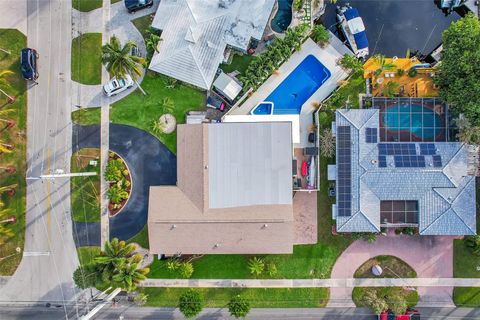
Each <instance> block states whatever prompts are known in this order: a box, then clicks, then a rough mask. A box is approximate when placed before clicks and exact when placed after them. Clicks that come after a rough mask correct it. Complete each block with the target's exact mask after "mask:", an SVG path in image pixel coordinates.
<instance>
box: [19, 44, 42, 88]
mask: <svg viewBox="0 0 480 320" xmlns="http://www.w3.org/2000/svg"><path fill="white" fill-rule="evenodd" d="M37 60H38V53H37V50H35V49H31V48H24V49H22V51H21V54H20V69H21V70H22V75H23V78H25V80H33V81H35V80H37V78H38V71H37Z"/></svg>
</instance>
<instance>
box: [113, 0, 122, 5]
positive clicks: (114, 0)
mask: <svg viewBox="0 0 480 320" xmlns="http://www.w3.org/2000/svg"><path fill="white" fill-rule="evenodd" d="M120 1H123V0H111V1H110V3H111V4H114V3H117V2H120Z"/></svg>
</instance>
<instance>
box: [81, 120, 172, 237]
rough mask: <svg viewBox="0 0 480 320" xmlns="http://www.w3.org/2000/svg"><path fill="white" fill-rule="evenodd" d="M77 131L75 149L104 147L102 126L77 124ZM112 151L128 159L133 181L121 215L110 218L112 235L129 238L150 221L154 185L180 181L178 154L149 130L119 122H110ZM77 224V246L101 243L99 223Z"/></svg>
mask: <svg viewBox="0 0 480 320" xmlns="http://www.w3.org/2000/svg"><path fill="white" fill-rule="evenodd" d="M73 132H74V134H73V136H74V138H73V148H72V149H73V150H74V152H75V151H77V150H79V149H81V148H98V147H99V146H100V126H99V125H93V126H79V125H74V128H73ZM110 150H112V151H115V152H116V153H118V154H119V155H120V156H121V157H123V159H125V161H126V162H127V165H128V167H129V169H130V172H131V174H132V181H133V183H132V185H133V187H132V194H131V196H130V199H129V200H128V203H127V205H126V206H125V208H124V209H123V210H122V211H121V212H120V213H119V214H118V215H116V216H115V217H113V218H110V238H113V237H118V238H120V239H129V238H131V237H133V236H134V235H135V234H137V233H138V232H139V231H140V230H142V228H143V227H144V226H145V224H146V222H147V216H148V195H149V188H150V186H156V185H174V184H175V183H176V180H177V164H176V157H175V155H174V154H173V153H172V152H170V151H169V150H168V149H167V147H165V146H164V145H163V144H162V143H161V142H160V141H159V140H158V139H157V138H155V137H154V136H152V135H151V134H149V133H148V132H146V131H143V130H140V129H137V128H134V127H131V126H127V125H119V124H110ZM77 225H78V233H77V237H78V239H76V241H77V246H82V245H87V244H90V245H92V241H98V242H99V239H100V238H99V237H98V236H97V234H98V233H99V231H100V227H99V223H92V224H83V223H79V224H77ZM87 235H88V239H87ZM98 244H99V243H96V245H98Z"/></svg>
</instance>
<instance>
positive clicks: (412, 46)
mask: <svg viewBox="0 0 480 320" xmlns="http://www.w3.org/2000/svg"><path fill="white" fill-rule="evenodd" d="M345 3H350V5H351V6H352V7H355V8H357V9H358V11H359V13H360V16H361V17H362V18H363V22H364V24H365V28H366V31H367V38H368V42H369V48H370V55H374V54H384V55H386V56H389V57H391V56H398V57H404V56H405V54H406V52H407V50H410V51H411V52H414V51H416V50H418V51H419V52H421V53H423V54H429V53H430V52H431V51H432V50H434V49H435V48H436V47H437V46H438V45H440V44H441V42H442V32H443V30H445V29H447V28H448V27H449V26H450V24H451V23H452V22H453V21H456V20H458V19H460V15H458V14H457V13H456V12H452V13H451V14H450V15H447V16H445V14H444V13H443V12H442V10H441V9H439V8H438V7H437V5H436V3H435V1H433V0H404V1H400V0H349V1H343V0H339V1H337V3H336V4H331V3H329V4H327V7H326V9H325V14H324V15H323V16H322V18H321V20H322V22H323V24H324V25H325V26H326V27H327V28H329V29H330V30H331V31H332V32H334V31H335V32H334V33H336V34H338V32H336V27H335V24H336V11H335V9H336V6H341V5H343V4H345Z"/></svg>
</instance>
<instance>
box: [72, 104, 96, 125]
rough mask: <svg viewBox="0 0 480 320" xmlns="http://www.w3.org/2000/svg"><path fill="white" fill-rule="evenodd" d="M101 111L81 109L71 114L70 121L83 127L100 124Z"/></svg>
mask: <svg viewBox="0 0 480 320" xmlns="http://www.w3.org/2000/svg"><path fill="white" fill-rule="evenodd" d="M100 118H101V109H100V107H97V108H83V109H78V110H75V111H74V112H72V121H73V122H75V123H78V124H81V125H83V126H88V125H92V124H100Z"/></svg>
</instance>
